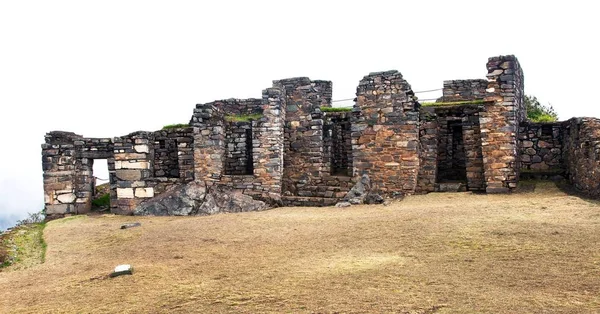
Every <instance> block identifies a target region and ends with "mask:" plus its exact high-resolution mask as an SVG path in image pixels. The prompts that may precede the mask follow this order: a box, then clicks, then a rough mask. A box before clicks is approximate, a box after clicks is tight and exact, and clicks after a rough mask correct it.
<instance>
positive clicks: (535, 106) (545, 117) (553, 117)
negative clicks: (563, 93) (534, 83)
mask: <svg viewBox="0 0 600 314" xmlns="http://www.w3.org/2000/svg"><path fill="white" fill-rule="evenodd" d="M525 108H526V109H527V118H529V120H531V121H532V122H555V121H558V114H557V113H556V111H554V108H553V107H552V105H550V104H548V105H542V104H541V103H540V102H539V101H538V99H537V97H535V96H527V95H526V96H525Z"/></svg>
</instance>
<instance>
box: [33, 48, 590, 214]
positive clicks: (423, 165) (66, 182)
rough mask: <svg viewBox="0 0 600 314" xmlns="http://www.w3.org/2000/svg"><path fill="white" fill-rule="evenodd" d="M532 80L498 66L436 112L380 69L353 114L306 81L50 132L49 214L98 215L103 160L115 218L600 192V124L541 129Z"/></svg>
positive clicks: (493, 62) (505, 59)
mask: <svg viewBox="0 0 600 314" xmlns="http://www.w3.org/2000/svg"><path fill="white" fill-rule="evenodd" d="M523 82H524V77H523V71H522V70H521V66H520V64H519V62H518V60H517V58H515V57H514V56H498V57H492V58H489V60H488V62H487V78H486V79H474V80H453V81H450V80H449V81H444V84H443V96H442V97H441V98H440V99H438V101H437V102H435V103H420V102H419V100H418V98H417V97H416V96H415V94H414V92H413V91H412V88H411V86H410V84H409V83H408V82H407V81H406V79H405V78H404V77H403V76H402V74H401V73H400V72H398V71H386V72H374V73H370V74H368V75H366V76H365V77H364V78H363V79H362V80H361V81H360V82H359V85H358V87H357V90H356V99H355V103H354V106H353V108H352V110H351V111H347V110H346V111H344V110H341V111H336V110H329V109H328V110H325V109H323V108H331V107H332V84H331V82H330V81H323V80H311V79H309V78H307V77H298V78H290V79H283V80H277V81H273V86H272V87H269V88H266V89H265V90H263V91H262V95H261V97H260V98H253V99H226V100H219V101H214V102H211V103H206V104H198V105H196V107H195V108H194V111H193V115H192V117H191V119H190V123H189V127H183V128H177V129H169V130H160V131H155V132H143V131H139V132H134V133H131V134H128V135H125V136H121V137H114V138H86V137H83V136H81V135H77V134H74V133H70V132H61V131H54V132H50V133H48V134H46V138H45V143H44V144H43V145H42V165H43V170H44V196H45V197H44V199H45V204H46V205H45V208H46V213H47V215H48V216H49V217H50V218H53V217H61V216H64V215H67V214H79V213H87V212H89V211H90V210H91V201H92V200H93V199H94V198H95V197H96V195H95V193H96V192H95V190H96V189H95V178H94V174H93V164H94V160H98V159H106V160H107V165H108V170H109V181H110V207H111V211H112V212H113V213H117V214H123V215H131V214H138V215H148V214H153V215H198V214H212V213H216V212H239V211H246V210H262V209H265V208H267V207H268V206H278V205H291V206H326V205H334V204H336V203H338V201H341V200H345V201H347V204H350V203H352V202H354V203H357V202H358V203H360V202H366V203H369V202H371V203H373V202H375V203H378V202H381V201H383V198H382V197H396V196H401V195H407V194H413V193H426V192H434V191H448V190H451V191H454V190H456V191H461V190H462V191H464V190H469V191H486V192H488V193H501V192H510V191H511V190H513V189H515V188H516V187H517V184H518V181H519V177H520V176H523V175H546V176H547V175H562V176H564V177H566V178H568V179H569V181H570V182H571V183H573V185H574V186H575V187H576V188H577V189H579V190H581V191H583V192H585V193H587V194H589V195H592V196H600V183H599V182H600V144H598V143H600V131H598V130H600V120H597V119H592V118H583V119H571V120H568V121H565V122H557V123H531V122H529V121H527V118H526V117H527V113H526V111H525V106H524V102H523V97H524V93H523V86H524V85H523ZM367 180H368V184H366V183H365V182H367ZM365 186H368V191H366V192H360V193H357V191H362V190H364V188H363V187H365ZM357 194H360V197H361V199H360V201H356V200H357V197H358V196H357ZM362 198H364V199H362ZM351 201H352V202H351Z"/></svg>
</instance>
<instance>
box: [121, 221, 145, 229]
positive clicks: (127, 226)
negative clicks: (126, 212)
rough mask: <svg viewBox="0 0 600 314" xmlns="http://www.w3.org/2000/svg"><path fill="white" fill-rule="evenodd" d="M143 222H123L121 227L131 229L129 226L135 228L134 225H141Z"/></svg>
mask: <svg viewBox="0 0 600 314" xmlns="http://www.w3.org/2000/svg"><path fill="white" fill-rule="evenodd" d="M141 225H142V224H141V223H139V222H133V223H127V224H122V225H121V229H129V228H133V227H140V226H141Z"/></svg>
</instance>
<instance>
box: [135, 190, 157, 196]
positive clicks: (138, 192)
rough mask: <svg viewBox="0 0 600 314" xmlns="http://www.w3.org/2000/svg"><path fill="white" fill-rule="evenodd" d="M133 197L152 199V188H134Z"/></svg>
mask: <svg viewBox="0 0 600 314" xmlns="http://www.w3.org/2000/svg"><path fill="white" fill-rule="evenodd" d="M135 197H140V198H148V197H154V188H136V189H135Z"/></svg>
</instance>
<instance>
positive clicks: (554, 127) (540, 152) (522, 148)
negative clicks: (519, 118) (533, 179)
mask: <svg viewBox="0 0 600 314" xmlns="http://www.w3.org/2000/svg"><path fill="white" fill-rule="evenodd" d="M519 128H520V130H519V155H520V156H519V158H520V160H521V172H522V173H557V174H559V173H563V172H564V170H565V165H564V160H563V137H564V135H563V134H564V123H562V122H557V123H531V122H525V123H521V125H520V127H519Z"/></svg>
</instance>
